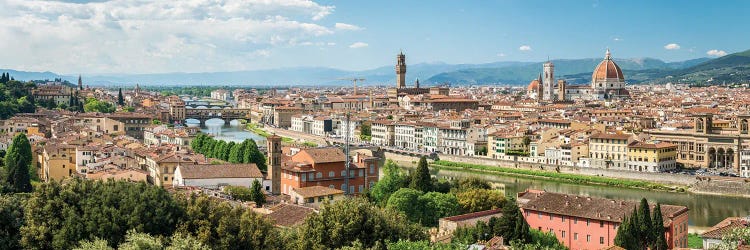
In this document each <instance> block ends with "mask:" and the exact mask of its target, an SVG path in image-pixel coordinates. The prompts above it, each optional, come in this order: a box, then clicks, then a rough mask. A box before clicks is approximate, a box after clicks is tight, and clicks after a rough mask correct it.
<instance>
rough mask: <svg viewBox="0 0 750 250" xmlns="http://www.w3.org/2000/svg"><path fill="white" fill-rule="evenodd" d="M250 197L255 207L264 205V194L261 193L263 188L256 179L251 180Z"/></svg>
mask: <svg viewBox="0 0 750 250" xmlns="http://www.w3.org/2000/svg"><path fill="white" fill-rule="evenodd" d="M250 197H252V199H253V201H254V202H255V206H256V207H261V206H263V204H265V203H266V194H264V193H263V188H262V187H261V185H260V182H259V181H258V180H257V179H256V180H253V185H252V186H251V187H250Z"/></svg>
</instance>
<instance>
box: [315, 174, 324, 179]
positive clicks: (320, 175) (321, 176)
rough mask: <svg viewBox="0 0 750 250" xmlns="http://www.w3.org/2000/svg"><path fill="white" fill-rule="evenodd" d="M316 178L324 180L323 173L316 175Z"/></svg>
mask: <svg viewBox="0 0 750 250" xmlns="http://www.w3.org/2000/svg"><path fill="white" fill-rule="evenodd" d="M315 177H317V178H318V179H320V178H323V173H321V172H318V173H317V174H315Z"/></svg>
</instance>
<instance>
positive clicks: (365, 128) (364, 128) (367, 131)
mask: <svg viewBox="0 0 750 250" xmlns="http://www.w3.org/2000/svg"><path fill="white" fill-rule="evenodd" d="M359 134H360V135H364V136H372V126H371V125H370V124H369V123H362V125H360V126H359Z"/></svg>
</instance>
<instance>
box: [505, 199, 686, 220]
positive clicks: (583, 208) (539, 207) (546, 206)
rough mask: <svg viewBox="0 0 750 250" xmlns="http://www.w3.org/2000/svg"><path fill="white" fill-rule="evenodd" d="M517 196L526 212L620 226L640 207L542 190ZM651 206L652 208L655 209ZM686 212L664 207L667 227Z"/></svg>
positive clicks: (621, 202) (624, 201) (632, 203)
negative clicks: (584, 219)
mask: <svg viewBox="0 0 750 250" xmlns="http://www.w3.org/2000/svg"><path fill="white" fill-rule="evenodd" d="M518 196H519V197H518V204H519V207H521V208H523V209H525V210H526V209H527V210H533V211H540V212H546V213H551V214H558V215H567V216H574V217H578V218H587V219H595V220H602V221H611V222H618V223H619V222H622V219H623V217H625V216H629V215H630V214H631V213H632V212H633V209H635V208H636V207H637V206H639V204H640V202H639V201H629V200H612V199H604V198H595V197H587V196H578V195H568V194H561V193H551V192H546V191H539V190H528V191H526V192H522V193H519V194H518ZM650 205H651V209H653V208H654V206H655V205H653V204H650ZM687 211H688V208H687V207H684V206H674V205H664V204H662V205H661V212H662V214H663V216H664V225H665V226H667V225H669V224H671V223H672V218H674V217H675V216H677V215H680V214H682V213H686V212H687Z"/></svg>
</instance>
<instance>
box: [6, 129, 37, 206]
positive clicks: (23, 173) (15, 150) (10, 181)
mask: <svg viewBox="0 0 750 250" xmlns="http://www.w3.org/2000/svg"><path fill="white" fill-rule="evenodd" d="M31 160H32V158H31V144H29V139H28V138H26V134H24V133H19V134H17V135H16V136H15V137H13V142H12V143H11V145H10V147H8V151H7V153H6V154H5V160H4V164H5V170H6V171H5V172H6V174H5V178H4V179H5V180H4V183H5V185H6V186H7V187H8V188H9V189H10V190H11V191H12V192H22V193H26V192H31V174H30V171H29V170H30V169H33V168H32V166H31ZM34 172H36V171H34ZM32 173H33V172H32Z"/></svg>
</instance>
